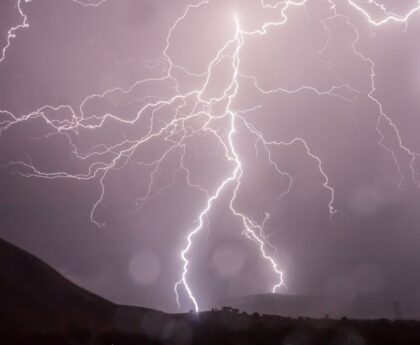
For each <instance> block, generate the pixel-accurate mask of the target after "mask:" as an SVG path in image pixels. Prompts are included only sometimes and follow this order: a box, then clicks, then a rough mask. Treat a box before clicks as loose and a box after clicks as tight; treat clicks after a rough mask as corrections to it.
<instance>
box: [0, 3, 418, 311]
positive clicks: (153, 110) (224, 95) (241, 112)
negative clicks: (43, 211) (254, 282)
mask: <svg viewBox="0 0 420 345" xmlns="http://www.w3.org/2000/svg"><path fill="white" fill-rule="evenodd" d="M29 1H30V0H25V2H29ZM72 1H73V2H75V3H77V4H79V5H81V6H84V7H97V6H100V5H102V4H104V3H105V2H106V1H107V0H100V1H96V2H83V1H80V0H72ZM211 1H212V0H201V1H198V2H197V3H193V4H189V5H187V6H186V8H185V10H184V11H183V13H182V14H181V15H180V16H179V17H178V18H177V19H176V20H175V21H174V23H173V25H172V26H171V27H170V29H169V31H168V34H167V37H166V45H165V47H164V49H163V52H162V56H161V58H160V59H158V60H156V61H149V62H146V65H147V67H148V68H149V69H150V71H151V72H152V73H155V71H156V70H162V69H163V70H164V73H163V75H162V73H158V75H157V76H153V77H150V78H147V79H142V80H138V81H136V82H135V83H133V84H132V85H130V86H129V87H128V88H121V87H115V88H111V89H108V90H105V91H103V92H100V93H96V94H91V95H89V96H87V97H86V98H85V99H84V100H83V101H82V102H81V104H80V106H78V108H77V109H75V108H73V107H72V106H70V105H66V104H62V105H44V106H42V107H40V108H39V109H36V110H35V111H32V112H30V113H28V114H23V115H19V114H13V113H12V112H10V111H8V110H0V116H1V117H0V135H1V134H2V133H4V132H5V131H7V130H9V129H10V128H11V127H14V126H17V125H19V124H21V123H25V122H27V121H29V120H41V121H43V122H44V123H45V124H47V125H48V126H49V128H50V133H49V134H48V135H47V137H48V136H53V135H59V136H62V137H63V138H65V139H66V140H67V142H68V145H69V147H70V148H71V151H72V154H73V155H74V157H75V158H76V159H77V160H78V161H79V162H81V163H84V164H85V165H84V167H85V168H84V169H82V170H80V171H79V172H76V173H74V172H71V171H52V172H51V171H44V170H43V169H40V168H37V167H36V165H35V164H34V163H33V162H32V160H31V159H30V157H28V161H12V162H9V163H8V164H7V167H8V168H12V169H13V172H14V173H17V174H20V175H21V176H24V177H38V178H44V179H51V180H56V179H75V180H79V181H89V180H95V181H98V184H99V196H98V198H97V200H96V202H95V203H94V204H93V206H92V209H91V215H90V218H91V221H92V222H94V223H95V224H96V225H98V226H99V227H102V226H104V223H103V222H101V221H99V220H97V219H96V217H95V214H96V211H97V209H98V208H100V207H103V204H104V197H105V193H106V180H107V177H108V175H109V174H111V173H112V172H113V171H115V170H120V169H123V168H124V167H125V166H126V165H127V164H132V163H133V162H135V164H137V165H138V166H140V167H142V168H144V169H146V170H147V171H149V175H148V176H149V181H148V182H149V183H148V186H147V190H146V191H145V192H144V194H143V195H140V196H139V197H138V198H137V200H136V207H137V208H141V207H143V205H144V204H145V203H146V202H148V201H150V200H151V199H153V198H157V197H158V196H159V195H160V194H161V193H162V192H163V191H164V190H165V189H167V188H168V187H169V186H170V185H172V184H173V183H174V182H175V181H176V178H177V175H178V174H182V175H183V176H184V178H185V181H186V183H187V185H188V186H189V187H190V188H191V189H193V190H196V191H197V192H198V193H200V194H201V195H203V197H204V198H205V199H204V200H205V206H204V207H203V209H202V210H201V212H200V213H199V214H198V216H197V218H196V219H195V223H194V224H195V226H194V227H193V228H192V229H190V230H189V231H188V232H187V234H186V237H185V246H184V247H183V249H182V250H181V251H180V260H181V263H182V266H181V268H182V269H181V272H180V278H179V280H178V281H176V282H175V285H174V292H175V296H176V301H177V303H178V306H179V307H180V306H181V299H180V298H181V296H180V294H181V291H183V292H184V293H185V294H186V297H187V298H188V300H189V301H190V303H191V304H192V305H193V307H194V309H195V311H197V312H198V311H199V309H200V308H199V301H198V299H197V297H196V294H195V293H194V291H193V290H194V289H193V288H192V287H191V283H190V280H189V272H190V270H189V268H190V266H191V261H192V259H191V258H190V256H191V249H192V247H193V245H194V240H195V239H196V237H197V235H198V234H199V233H200V232H201V231H202V230H203V229H204V227H205V226H206V222H207V221H208V218H209V214H210V211H211V210H212V207H213V206H214V204H215V203H216V202H218V201H220V199H221V197H222V195H225V194H227V195H228V196H229V202H228V207H229V211H230V213H231V214H232V215H233V216H234V217H235V218H236V219H237V220H238V221H239V223H240V224H241V228H242V234H243V235H244V236H245V237H246V238H248V239H250V240H252V241H254V242H255V244H256V247H257V249H258V251H259V253H260V255H261V258H262V259H263V260H265V261H266V262H267V263H268V265H269V266H270V267H271V269H272V271H273V273H274V274H275V275H276V281H275V282H274V284H273V286H272V288H271V291H272V292H273V293H274V292H277V291H278V290H279V289H280V288H281V287H283V286H285V280H284V273H283V271H282V270H281V269H280V267H279V265H278V263H277V262H276V258H275V251H276V248H275V246H273V244H271V243H270V242H269V240H268V238H267V235H266V233H265V228H266V223H267V222H268V220H269V219H270V212H268V211H267V212H266V213H265V217H264V218H263V220H262V221H257V220H255V219H253V218H252V217H250V216H249V215H247V213H246V212H244V211H243V210H241V209H239V208H238V206H237V201H238V194H239V191H240V190H241V186H242V185H243V173H244V165H243V161H242V159H241V155H240V150H238V142H237V140H236V139H237V135H238V134H240V133H241V132H242V131H246V132H247V133H248V134H250V135H251V136H252V137H253V138H254V147H255V152H256V155H257V154H258V152H260V151H262V152H263V153H264V155H265V157H266V158H267V164H268V166H269V167H270V168H271V169H273V170H274V171H275V172H276V173H277V174H278V175H279V176H280V177H281V179H282V181H283V179H284V180H285V181H286V188H285V190H284V191H283V192H281V193H280V194H279V197H278V198H279V199H281V198H283V197H286V196H287V194H288V193H289V192H290V190H291V189H292V188H293V183H294V180H293V177H292V176H291V175H290V174H289V173H288V172H287V171H284V170H282V169H281V168H280V166H279V165H278V163H277V162H276V160H275V159H274V158H273V149H275V148H278V147H286V148H288V147H292V146H296V145H300V146H301V147H303V149H304V151H305V152H306V155H307V157H308V158H309V159H311V160H312V161H313V162H314V164H315V166H316V167H317V168H318V171H319V174H320V176H321V177H322V179H323V183H322V187H323V188H324V189H325V190H326V191H327V192H328V193H329V195H330V198H329V202H328V205H327V211H328V214H329V217H330V220H331V222H333V215H334V214H335V213H336V212H337V210H336V209H335V206H334V204H335V191H334V188H333V187H332V185H331V184H330V180H329V178H328V174H327V172H326V171H325V170H324V166H323V162H322V160H321V158H320V157H319V156H318V155H317V154H316V153H315V152H313V150H312V149H311V147H310V145H309V143H308V142H307V141H306V140H305V139H304V138H302V137H296V138H294V139H292V140H289V141H282V140H272V139H267V138H266V137H265V136H264V133H263V132H262V131H261V130H259V129H258V128H256V127H255V126H254V125H253V124H252V122H251V121H250V120H249V119H248V116H247V115H248V114H251V113H253V112H254V111H255V110H257V109H259V108H261V105H256V106H255V107H253V108H249V109H236V108H235V107H237V105H236V104H234V100H235V99H236V98H237V96H238V93H239V91H240V87H241V83H242V82H244V81H247V82H251V83H252V85H253V86H254V88H255V90H256V92H259V93H261V94H265V95H269V94H276V93H283V94H288V95H292V94H297V93H301V92H310V93H313V94H315V95H317V96H320V97H321V96H325V97H334V98H338V99H340V100H341V101H343V102H349V103H351V102H353V101H354V100H355V99H362V98H366V99H368V100H369V101H370V102H372V103H373V104H374V105H375V106H376V107H377V109H378V118H377V122H376V128H375V129H376V131H377V133H378V137H379V139H378V144H379V145H380V146H381V147H382V148H383V149H385V150H386V151H387V152H389V153H390V155H391V156H392V159H393V162H394V163H395V166H396V167H397V170H398V172H399V174H400V178H401V180H400V186H401V183H402V181H403V179H404V178H407V176H405V174H404V172H403V168H402V166H401V164H402V163H401V160H400V159H401V153H403V154H406V155H408V156H409V157H410V160H409V168H410V173H411V176H410V177H411V179H412V181H414V182H415V183H417V185H418V186H419V187H420V181H419V180H418V173H417V172H416V170H415V168H414V165H415V161H416V159H417V157H418V156H419V154H418V153H416V152H415V151H413V150H411V149H410V148H409V147H407V146H406V145H405V144H404V140H403V138H402V136H401V133H400V131H399V129H398V127H397V125H396V124H395V123H394V122H393V121H392V119H391V117H390V116H389V115H388V114H387V113H386V112H385V111H384V109H383V106H382V104H381V102H380V100H378V99H377V98H376V96H375V92H376V87H375V77H376V68H375V62H374V61H373V60H372V59H371V58H369V57H367V56H365V55H364V54H363V53H362V52H361V51H360V50H359V49H358V43H359V39H360V33H359V30H358V28H357V26H356V25H355V24H353V23H352V21H351V20H350V17H349V16H348V15H345V14H343V13H341V12H340V11H339V10H338V5H337V1H335V0H323V2H324V3H326V4H328V7H329V15H328V17H326V18H324V19H323V20H322V26H323V28H324V30H325V31H326V32H327V33H328V39H327V40H326V43H325V45H324V47H323V48H322V49H321V50H320V51H318V52H317V53H318V56H319V61H320V63H322V64H323V65H324V66H325V67H326V68H327V69H328V70H329V71H331V72H333V74H334V76H335V77H336V80H337V83H336V84H334V85H332V86H331V87H330V88H327V89H318V88H315V87H313V86H311V85H302V86H300V87H298V88H296V89H286V88H282V87H278V88H273V89H266V88H264V87H263V86H262V84H261V82H260V81H259V80H258V79H257V78H256V77H255V76H253V75H246V74H244V73H242V71H241V68H240V67H241V54H242V47H243V45H244V42H245V41H246V40H247V39H250V38H258V37H260V36H264V35H266V34H267V32H269V31H270V30H274V29H275V28H277V27H279V26H285V25H287V23H288V11H289V10H290V9H292V8H299V7H302V8H305V6H306V4H307V2H309V1H311V0H300V1H299V0H294V1H293V0H283V1H280V0H279V1H273V0H272V1H267V0H260V1H259V4H260V6H261V8H263V9H265V10H269V11H273V12H274V13H275V14H276V15H277V16H278V20H276V21H269V22H265V23H264V24H262V25H261V26H260V27H259V28H257V29H255V30H252V31H249V30H246V29H245V28H243V27H242V26H241V23H240V18H239V17H238V16H237V15H232V23H233V25H234V29H235V30H234V34H233V36H232V37H231V38H230V39H227V40H226V42H225V43H224V45H223V46H222V47H221V48H220V49H219V50H218V51H217V52H216V54H215V56H214V57H213V59H212V60H211V61H210V62H209V64H208V66H207V70H206V71H205V72H204V73H194V72H191V71H189V69H188V68H187V67H185V66H181V65H178V64H176V63H175V62H174V61H173V59H172V58H171V56H170V47H171V42H172V38H173V33H174V32H175V31H176V30H177V28H178V26H179V25H180V23H181V22H183V21H185V20H188V18H189V15H190V14H191V12H192V11H199V10H200V9H201V8H204V7H205V6H206V5H208V4H209V3H210V2H211ZM343 4H346V5H347V6H348V8H349V9H353V10H354V11H355V13H357V14H359V15H361V16H362V17H363V18H365V19H366V20H367V21H368V23H369V24H370V25H371V26H373V27H379V26H382V25H385V24H388V23H392V22H394V23H397V24H398V23H400V24H404V25H407V24H408V21H409V19H410V18H411V17H413V16H414V15H415V14H416V13H417V12H419V11H420V2H419V3H418V4H417V5H416V6H415V7H413V8H412V9H410V10H409V11H408V12H407V13H406V14H405V15H398V14H396V13H393V12H391V11H389V10H387V8H386V7H385V6H383V5H381V4H380V3H378V2H376V1H373V0H369V1H368V2H366V1H355V0H346V1H342V2H340V6H341V5H343ZM366 5H371V6H374V7H376V8H377V9H379V10H380V12H381V13H383V17H382V18H381V19H373V17H372V16H371V15H370V14H369V11H368V10H367V9H366ZM17 8H18V11H19V14H20V16H21V18H22V22H21V23H20V24H19V25H17V26H14V27H12V28H10V30H9V31H8V35H7V43H6V46H4V47H3V49H2V55H1V58H0V63H1V62H2V61H3V60H4V59H5V58H6V52H7V50H8V48H9V47H10V45H11V42H12V40H13V39H14V38H15V37H16V33H17V31H18V30H20V29H23V28H28V27H29V24H28V17H27V15H25V14H24V12H23V11H22V0H18V1H17ZM339 19H341V20H344V21H345V23H346V24H347V25H349V26H350V27H351V28H352V30H353V31H354V34H355V39H354V41H353V42H352V44H351V48H352V52H353V54H354V55H355V56H357V57H359V58H360V59H361V61H363V62H364V63H366V64H368V65H369V66H370V88H369V90H367V91H366V90H358V89H356V88H354V87H353V86H352V85H350V84H348V83H345V82H343V81H342V78H341V77H340V75H339V73H337V72H336V71H335V70H334V68H333V67H332V65H331V63H330V62H329V61H328V60H327V59H325V58H324V53H325V51H326V49H327V47H328V46H329V44H330V38H331V35H332V33H331V31H330V30H331V29H330V27H329V22H330V21H333V20H339ZM226 61H227V62H229V66H230V68H231V74H230V76H229V82H228V83H227V85H226V86H225V88H224V89H223V90H221V95H220V96H213V97H210V96H208V95H207V94H206V91H208V89H209V84H210V81H211V78H212V77H213V76H214V74H215V73H216V70H217V67H218V66H220V65H221V64H222V63H224V62H226ZM179 73H181V74H183V75H184V76H187V77H188V78H191V79H194V80H197V81H199V82H200V87H197V88H194V89H192V90H187V91H185V90H184V87H183V85H182V83H181V81H180V78H179V77H177V74H179ZM147 85H159V86H160V88H161V90H162V93H164V94H163V95H159V96H147V95H146V96H143V97H141V98H138V97H136V96H135V94H136V92H137V91H138V90H139V89H141V88H142V87H144V86H147ZM342 90H348V91H350V94H352V95H353V96H344V95H343V93H342V92H341V91H342ZM165 93H166V94H165ZM116 94H118V95H120V96H124V97H126V98H127V99H129V102H131V103H139V104H140V106H139V108H138V110H137V112H136V114H134V115H133V116H124V117H123V116H118V115H115V114H112V113H110V112H106V113H104V114H90V113H89V112H88V111H87V110H86V109H87V107H88V105H89V104H91V103H93V102H95V101H99V100H103V99H106V98H107V97H110V96H112V95H116ZM220 105H221V106H222V109H223V110H222V111H220V110H219V111H217V112H216V111H214V109H215V107H216V106H220ZM165 112H170V113H171V116H170V118H169V119H168V118H167V116H164V115H163V113H165ZM52 113H55V114H61V115H62V116H61V117H60V118H57V117H52V116H51V114H52ZM108 123H112V124H114V123H116V124H119V125H122V126H127V127H134V126H136V127H135V128H138V127H141V130H140V133H141V134H139V135H138V136H137V137H134V138H133V137H132V136H131V137H126V136H125V135H124V134H122V135H121V136H122V138H121V140H120V141H117V142H116V143H114V144H112V145H105V144H98V145H95V146H92V147H91V148H90V149H89V150H88V151H86V150H82V149H80V148H79V147H78V144H77V140H76V139H77V137H78V136H79V135H80V133H81V132H82V131H83V132H85V133H90V132H92V131H95V130H98V129H100V128H102V127H103V126H104V124H108ZM220 123H222V124H223V125H222V126H221V125H220ZM384 125H386V126H388V128H389V129H391V131H392V133H393V135H394V137H395V139H396V141H397V144H398V145H397V148H395V147H390V146H388V145H387V144H386V143H385V137H386V135H385V132H384V131H383V130H382V127H383V126H384ZM196 136H204V137H206V138H207V137H208V138H211V139H212V140H215V141H216V143H217V147H218V150H221V152H223V156H224V159H225V160H226V162H228V163H229V166H230V167H231V168H230V173H229V174H228V175H227V176H225V177H224V178H223V179H222V181H221V182H220V183H219V184H218V186H217V187H216V188H215V189H214V190H210V189H208V188H206V187H204V186H202V185H200V184H198V183H196V182H194V181H193V179H192V177H191V175H192V173H191V168H190V167H189V166H188V164H187V162H186V159H185V157H186V152H187V151H186V150H187V148H188V145H189V144H188V140H190V139H191V138H193V137H196ZM156 142H159V143H163V144H164V146H165V148H164V149H162V150H161V152H160V153H159V154H158V155H157V157H154V158H153V159H149V160H147V159H144V160H138V157H137V153H138V151H140V149H142V148H143V147H145V146H146V145H153V144H154V143H156ZM170 157H177V160H178V162H179V165H178V167H177V168H176V169H175V170H174V171H173V172H172V178H171V180H170V181H169V183H168V184H166V185H163V186H162V185H159V183H158V178H157V175H158V174H159V172H160V171H161V170H162V165H163V164H164V163H165V162H166V161H167V160H168V159H169V158H170Z"/></svg>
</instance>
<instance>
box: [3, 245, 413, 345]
mask: <svg viewBox="0 0 420 345" xmlns="http://www.w3.org/2000/svg"><path fill="white" fill-rule="evenodd" d="M0 344H1V345H8V344H13V345H19V344H21V345H52V344H57V345H58V344H60V345H61V344H68V345H78V344H87V345H93V344H104V345H105V344H106V345H125V344H127V345H130V344H136V345H141V344H215V345H217V344H235V345H236V344H238V345H239V344H281V345H287V344H290V345H304V344H305V345H306V344H308V345H309V344H319V345H329V344H331V345H350V344H353V345H369V344H372V345H373V344H378V345H388V344H389V345H400V344H401V345H411V344H413V345H420V322H418V321H388V320H370V321H369V320H365V321H361V320H348V319H345V318H343V319H340V320H331V319H327V318H325V319H311V318H295V319H292V318H284V317H280V316H270V315H259V314H256V313H255V314H247V313H242V312H240V311H239V310H237V309H232V308H229V307H224V308H223V309H222V310H213V311H209V312H203V313H200V314H198V315H197V314H195V313H189V314H177V315H171V314H166V313H162V312H158V311H153V310H149V309H145V308H138V307H128V306H119V305H116V304H113V303H111V302H109V301H106V300H104V299H102V298H100V297H98V296H96V295H94V294H91V293H89V292H87V291H85V290H83V289H81V288H79V287H77V286H76V285H74V284H72V283H70V282H69V281H68V280H66V279H65V278H64V277H62V276H61V275H60V274H58V273H57V272H56V271H54V270H53V269H51V268H50V267H49V266H47V265H46V264H44V263H43V262H41V261H40V260H38V259H37V258H35V257H34V256H32V255H29V254H28V253H25V252H24V251H22V250H20V249H18V248H16V247H14V246H12V245H10V244H8V243H6V242H4V241H1V240H0Z"/></svg>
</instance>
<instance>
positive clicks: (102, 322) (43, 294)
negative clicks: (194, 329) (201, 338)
mask: <svg viewBox="0 0 420 345" xmlns="http://www.w3.org/2000/svg"><path fill="white" fill-rule="evenodd" d="M0 306H1V312H0V334H5V333H47V332H48V333H51V332H66V331H68V330H69V329H71V328H74V329H76V328H88V329H91V330H95V331H97V332H101V331H106V330H110V329H117V330H119V331H123V332H140V331H141V322H142V320H143V318H144V317H145V316H147V317H148V318H149V319H153V318H155V319H162V318H165V316H166V314H164V313H161V312H157V311H151V310H148V309H146V308H140V307H128V306H118V305H116V304H113V303H111V302H109V301H107V300H105V299H103V298H101V297H99V296H97V295H94V294H93V293H90V292H89V291H87V290H84V289H82V288H80V287H78V286H76V285H75V284H73V283H71V282H70V281H68V280H67V279H65V278H64V277H63V276H62V275H60V274H59V273H58V272H56V271H55V270H54V269H52V268H51V267H49V266H48V265H47V264H45V263H44V262H42V261H41V260H39V259H38V258H36V257H35V256H33V255H31V254H29V253H27V252H25V251H23V250H21V249H19V248H17V247H15V246H13V245H11V244H9V243H7V242H5V241H4V240H0ZM166 317H168V316H166Z"/></svg>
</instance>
